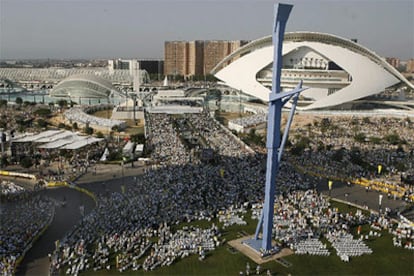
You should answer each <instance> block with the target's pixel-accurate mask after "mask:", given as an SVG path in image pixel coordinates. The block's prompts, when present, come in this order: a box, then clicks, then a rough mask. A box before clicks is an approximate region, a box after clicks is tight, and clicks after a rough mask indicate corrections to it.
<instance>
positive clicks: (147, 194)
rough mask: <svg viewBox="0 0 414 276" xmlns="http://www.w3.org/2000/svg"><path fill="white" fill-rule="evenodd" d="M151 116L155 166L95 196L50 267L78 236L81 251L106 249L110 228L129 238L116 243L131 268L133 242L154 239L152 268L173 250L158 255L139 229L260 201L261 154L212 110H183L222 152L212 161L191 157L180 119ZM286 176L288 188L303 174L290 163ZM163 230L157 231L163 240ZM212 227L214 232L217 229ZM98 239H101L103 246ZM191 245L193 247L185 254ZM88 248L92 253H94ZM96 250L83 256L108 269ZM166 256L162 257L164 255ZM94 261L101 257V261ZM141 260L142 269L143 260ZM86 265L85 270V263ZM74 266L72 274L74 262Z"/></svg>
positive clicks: (59, 264)
mask: <svg viewBox="0 0 414 276" xmlns="http://www.w3.org/2000/svg"><path fill="white" fill-rule="evenodd" d="M147 116H148V118H147V120H148V126H149V127H150V132H149V133H150V137H151V138H150V139H149V142H150V146H151V147H152V152H151V157H152V160H153V162H154V163H156V164H158V165H156V166H153V167H151V168H147V169H146V171H145V173H144V175H142V176H138V177H137V178H136V181H135V182H134V183H125V193H112V194H111V195H110V196H106V195H104V194H101V195H99V196H98V206H97V208H96V209H95V210H93V211H92V212H91V213H90V214H89V215H88V216H86V217H85V218H84V219H83V220H82V222H80V223H79V224H78V225H77V226H76V227H75V228H74V229H73V231H71V232H70V233H69V234H68V235H67V236H66V237H65V238H64V239H62V241H61V242H60V245H59V247H58V248H57V250H56V252H55V255H54V257H53V261H52V266H51V269H52V270H53V271H56V270H60V269H62V268H63V267H66V266H67V265H68V258H67V257H65V254H64V251H65V250H66V251H69V252H72V251H76V248H77V247H79V242H80V241H82V243H84V246H82V248H83V250H86V251H88V249H87V248H90V247H91V245H94V246H93V247H94V248H95V247H96V248H101V251H102V252H107V250H104V249H102V248H104V245H103V241H108V240H110V237H111V236H113V235H118V236H120V237H124V238H125V239H126V240H129V241H131V242H130V243H129V242H124V243H120V246H121V247H120V248H119V249H117V252H119V256H120V257H118V259H120V260H126V258H127V260H129V262H125V261H123V262H121V265H120V267H119V268H118V269H127V268H126V267H125V264H126V263H132V267H128V268H132V269H134V268H136V269H137V267H138V261H137V255H139V252H141V250H139V252H137V253H136V254H129V253H130V252H129V251H128V250H129V249H130V248H131V247H139V248H141V249H142V250H143V249H145V248H146V247H147V246H150V248H149V249H147V250H151V252H154V255H153V256H152V257H151V258H153V259H154V260H156V261H155V262H154V263H151V262H149V260H148V261H146V262H147V263H149V264H151V265H148V266H145V267H146V268H147V269H151V267H153V266H154V264H156V263H158V265H168V264H170V263H171V260H172V258H171V256H170V259H169V260H164V259H163V258H162V257H161V256H159V255H160V254H161V253H163V254H164V253H165V249H162V250H161V251H160V249H159V245H156V244H153V245H149V244H148V242H147V241H146V239H147V237H146V236H145V235H144V237H142V238H139V239H137V238H134V237H136V236H137V235H138V236H140V234H139V233H140V232H141V231H143V232H144V233H147V232H151V230H150V229H154V227H155V229H158V227H159V226H160V225H164V228H165V227H167V228H165V229H168V227H169V226H171V225H175V224H177V223H180V222H184V221H185V222H190V221H194V220H200V219H207V220H212V219H213V218H214V217H215V216H216V215H217V214H218V212H219V211H220V210H225V209H227V207H228V206H231V205H233V204H242V203H244V202H249V201H254V202H256V201H261V200H262V198H263V183H264V176H265V174H264V170H265V168H264V164H265V156H264V155H260V154H255V153H252V152H251V151H248V150H246V149H245V147H244V146H243V145H242V144H240V142H239V141H238V140H236V139H235V137H233V136H232V135H231V134H229V133H227V132H225V131H224V130H223V129H222V127H221V126H219V125H218V123H217V122H216V121H215V120H213V119H212V118H209V117H208V115H207V114H199V115H183V116H188V120H191V122H192V125H193V126H194V129H193V131H194V132H197V133H198V135H200V136H202V137H203V138H204V140H205V141H207V143H208V146H209V147H211V148H213V150H214V151H215V154H216V155H217V156H218V158H216V160H215V161H214V162H202V161H200V160H192V162H189V161H190V159H189V155H190V149H189V148H188V147H187V145H185V144H184V143H183V142H182V140H181V139H180V137H179V134H178V133H177V131H176V130H175V128H174V120H175V119H176V118H175V117H174V116H173V115H166V114H147ZM286 166H287V165H286ZM282 179H283V181H281V183H282V182H283V184H284V185H281V186H282V187H286V189H285V190H289V189H294V188H295V185H293V184H297V183H304V181H302V180H301V178H300V175H299V174H297V173H295V172H294V170H292V169H290V170H289V169H286V170H285V171H284V173H283V178H282ZM301 185H305V184H301ZM165 225H167V226H165ZM197 231H199V232H200V233H202V237H204V238H200V239H201V240H206V239H207V240H209V239H210V238H211V237H210V236H209V235H210V234H208V233H205V232H203V231H201V230H197ZM211 231H212V230H211ZM162 232H163V231H158V232H157V233H158V234H157V237H158V239H160V237H159V235H160V233H162ZM213 232H214V233H216V234H217V231H215V230H214V231H213ZM172 235H173V236H174V235H176V233H173V234H172ZM182 235H184V234H182ZM208 237H210V238H208ZM99 243H101V246H98V244H99ZM210 244H212V243H210ZM177 246H179V243H175V242H174V243H173V244H172V245H170V248H171V250H172V251H173V252H175V253H174V254H175V255H176V256H183V254H184V255H186V254H187V253H186V254H185V253H181V254H180V253H178V251H177ZM67 248H70V249H69V250H68V249H67ZM174 248H175V249H174ZM206 248H210V249H212V248H213V247H212V246H210V247H206ZM181 250H184V249H181ZM206 250H207V249H203V251H206ZM109 251H110V250H109ZM198 251H199V250H198ZM160 252H161V253H160ZM191 252H192V251H188V254H190V253H191ZM198 253H199V254H201V255H200V257H201V256H202V254H203V253H200V252H198ZM84 254H86V256H94V255H95V253H94V252H85V253H84ZM88 254H89V255H88ZM96 254H97V255H96V256H100V257H99V258H95V259H94V260H91V259H90V257H85V258H86V259H88V264H89V268H91V269H92V266H91V264H92V263H94V264H95V265H94V266H93V268H94V269H107V262H108V260H106V259H107V258H108V257H107V256H106V255H105V254H103V255H102V254H101V255H99V254H98V253H96ZM166 254H167V253H166ZM168 254H169V253H168ZM168 254H167V255H168ZM67 255H68V254H66V256H67ZM164 255H165V254H164ZM69 256H70V254H69ZM134 258H135V259H134ZM78 259H79V258H78ZM161 259H162V260H163V261H160V260H161ZM96 260H99V261H97V262H98V263H96ZM102 260H104V261H102ZM105 260H106V262H105ZM70 261H71V263H72V264H74V263H76V264H79V263H85V262H86V260H85V261H81V260H79V261H74V260H70ZM134 261H135V263H136V265H135V266H134V265H133V264H134ZM124 263H125V264H124ZM140 264H141V265H142V266H141V267H142V268H144V266H143V263H140ZM72 266H73V265H72ZM83 268H84V269H86V265H84V266H83ZM76 269H77V268H75V271H76ZM70 271H71V274H74V273H73V269H72V268H71V270H70Z"/></svg>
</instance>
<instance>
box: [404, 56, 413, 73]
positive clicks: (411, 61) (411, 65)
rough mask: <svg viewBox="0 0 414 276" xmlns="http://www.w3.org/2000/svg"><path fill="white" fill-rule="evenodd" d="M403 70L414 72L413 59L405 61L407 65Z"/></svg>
mask: <svg viewBox="0 0 414 276" xmlns="http://www.w3.org/2000/svg"><path fill="white" fill-rule="evenodd" d="M405 72H407V73H414V59H409V60H408V61H407V66H406V69H405Z"/></svg>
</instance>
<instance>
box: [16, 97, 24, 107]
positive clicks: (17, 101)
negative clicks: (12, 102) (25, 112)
mask: <svg viewBox="0 0 414 276" xmlns="http://www.w3.org/2000/svg"><path fill="white" fill-rule="evenodd" d="M22 103H23V99H22V98H20V97H17V98H16V104H17V105H19V106H20V105H22Z"/></svg>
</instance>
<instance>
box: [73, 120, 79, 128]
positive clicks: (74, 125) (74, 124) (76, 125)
mask: <svg viewBox="0 0 414 276" xmlns="http://www.w3.org/2000/svg"><path fill="white" fill-rule="evenodd" d="M72 128H73V129H74V130H78V129H79V127H78V123H77V122H74V123H73V124H72Z"/></svg>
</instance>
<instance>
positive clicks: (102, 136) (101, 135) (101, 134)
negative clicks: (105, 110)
mask: <svg viewBox="0 0 414 276" xmlns="http://www.w3.org/2000/svg"><path fill="white" fill-rule="evenodd" d="M96 137H97V138H104V135H103V133H102V132H100V131H98V132H97V133H96Z"/></svg>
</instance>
